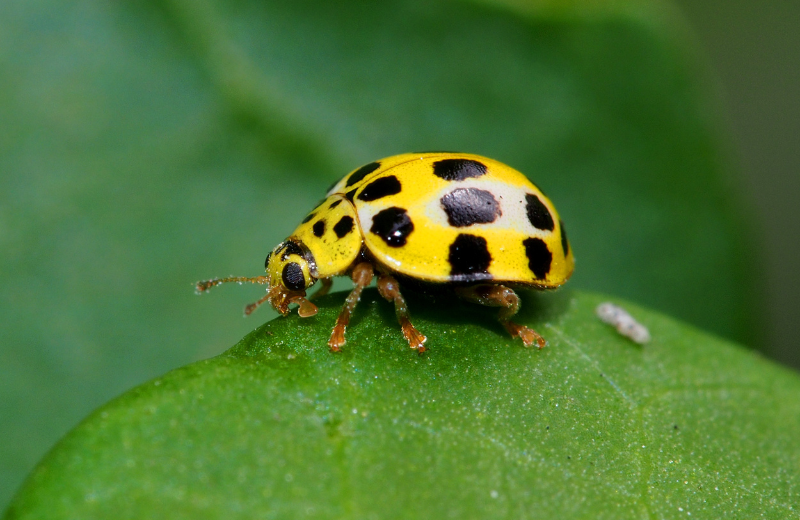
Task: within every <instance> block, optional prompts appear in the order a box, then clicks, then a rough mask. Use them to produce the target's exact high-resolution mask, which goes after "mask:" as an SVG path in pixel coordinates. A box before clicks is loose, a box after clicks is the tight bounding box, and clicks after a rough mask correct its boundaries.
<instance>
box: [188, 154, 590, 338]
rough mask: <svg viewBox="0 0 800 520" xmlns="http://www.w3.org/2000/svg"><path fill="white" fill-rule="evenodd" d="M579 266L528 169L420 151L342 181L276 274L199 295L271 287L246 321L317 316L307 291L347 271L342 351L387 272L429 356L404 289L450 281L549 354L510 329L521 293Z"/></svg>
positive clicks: (388, 287)
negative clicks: (367, 291)
mask: <svg viewBox="0 0 800 520" xmlns="http://www.w3.org/2000/svg"><path fill="white" fill-rule="evenodd" d="M574 265H575V261H574V258H573V254H572V249H571V248H570V245H569V242H568V241H567V236H566V233H565V231H564V224H563V222H561V220H560V219H559V217H558V213H557V212H556V209H555V207H554V206H553V204H552V203H551V202H550V200H549V199H548V198H547V197H545V195H544V194H543V193H542V191H541V190H540V189H539V188H537V187H536V186H535V185H534V184H533V183H531V182H530V181H529V180H528V179H527V178H526V177H525V176H524V175H523V174H522V173H520V172H518V171H516V170H514V169H513V168H511V167H509V166H506V165H504V164H502V163H500V162H497V161H495V160H492V159H489V158H486V157H481V156H478V155H471V154H463V153H438V152H436V153H411V154H403V155H396V156H393V157H388V158H386V159H382V160H380V161H376V162H372V163H369V164H367V165H365V166H362V167H361V168H358V169H357V170H354V171H352V172H351V173H349V174H348V175H346V176H345V177H344V178H342V179H341V180H340V181H339V182H337V183H336V184H334V185H333V186H332V187H331V189H330V190H329V191H328V193H327V196H326V198H325V200H323V201H322V202H321V203H320V204H319V205H318V206H317V207H316V208H314V210H312V211H311V213H309V214H308V216H307V217H306V218H305V219H304V220H303V222H302V223H301V224H300V226H298V228H297V229H296V230H295V231H294V233H292V234H291V236H289V237H288V238H287V239H286V240H285V241H283V242H281V243H280V244H278V246H276V247H275V248H274V249H273V250H272V251H271V252H270V253H269V255H268V256H267V260H266V262H265V268H266V271H267V275H266V276H258V277H253V278H247V277H230V278H221V279H220V278H217V279H213V280H208V281H204V282H199V283H198V284H197V289H198V292H203V291H206V290H208V289H209V288H211V287H214V286H216V285H219V284H222V283H225V282H254V283H262V284H267V285H268V289H267V294H266V295H265V296H264V297H263V298H262V299H261V300H259V301H258V302H255V303H253V304H250V305H248V306H247V307H246V309H245V313H246V314H250V313H251V312H252V311H253V310H255V308H256V307H258V306H259V305H260V304H262V303H263V302H265V301H269V303H270V304H271V305H272V306H273V307H274V308H275V309H276V310H277V311H278V312H280V313H281V314H288V312H289V305H291V304H297V305H298V314H299V315H300V316H302V317H307V316H313V315H314V314H316V312H317V307H316V306H315V305H314V304H313V303H312V302H311V301H310V299H309V298H306V290H307V289H308V288H310V287H311V286H312V285H314V284H315V283H316V282H317V281H320V282H322V286H321V288H320V289H319V290H318V291H317V292H316V293H315V294H314V296H313V297H318V296H321V295H324V294H326V293H327V292H328V290H329V289H330V287H331V284H332V278H333V277H334V276H342V275H349V276H350V277H351V278H352V280H353V284H354V287H353V290H352V292H351V293H350V295H349V296H348V298H347V300H346V302H345V304H344V307H343V308H342V310H341V312H340V314H339V317H338V319H337V321H336V325H335V326H334V328H333V332H332V333H331V337H330V340H329V341H328V346H329V347H330V348H331V350H333V351H338V350H340V349H341V347H342V346H343V345H344V344H345V337H344V334H345V329H346V327H347V325H348V323H349V321H350V316H351V315H352V313H353V310H354V309H355V306H356V304H357V303H358V300H359V298H360V297H361V292H362V290H363V289H364V287H366V286H367V285H369V283H370V282H371V281H372V278H373V277H374V276H377V278H378V281H377V286H378V291H379V293H380V294H381V296H383V297H384V298H386V299H387V300H389V301H390V302H393V303H394V305H395V310H396V314H397V318H398V321H399V322H400V326H401V330H402V332H403V335H404V336H405V338H406V340H407V341H408V344H409V346H410V347H411V348H413V349H416V350H417V351H419V352H422V351H424V350H425V341H426V339H427V338H426V337H425V336H424V335H423V334H422V333H420V332H419V331H418V330H417V329H416V328H415V327H414V326H413V325H412V324H411V320H410V317H409V312H408V309H407V307H406V303H405V300H404V298H403V296H402V294H401V292H400V288H401V287H400V286H401V284H402V282H403V281H404V280H409V279H411V280H414V281H415V282H421V283H422V284H432V285H446V286H447V287H448V288H451V289H452V290H453V292H454V293H455V294H456V295H457V296H458V297H461V298H463V299H465V300H467V301H470V302H474V303H478V304H481V305H486V306H490V307H499V308H500V312H499V316H498V317H499V320H500V323H501V324H502V325H503V326H504V327H505V328H506V329H507V330H508V332H509V333H510V334H511V335H512V336H513V337H519V338H520V339H521V340H522V342H523V343H524V344H525V345H526V346H530V345H533V344H534V343H536V344H537V345H538V346H539V348H541V347H543V346H544V345H545V341H544V339H543V338H542V337H541V336H540V335H539V334H538V333H537V332H536V331H534V330H533V329H531V328H529V327H526V326H524V325H519V324H517V323H514V322H513V321H511V318H512V317H513V316H514V315H515V314H516V313H517V311H518V310H519V306H520V301H519V297H518V296H517V294H516V293H515V292H514V289H513V288H519V287H527V288H534V289H554V288H557V287H559V286H560V285H562V284H563V283H564V282H566V281H567V279H568V278H569V277H570V275H571V274H572V271H573V268H574Z"/></svg>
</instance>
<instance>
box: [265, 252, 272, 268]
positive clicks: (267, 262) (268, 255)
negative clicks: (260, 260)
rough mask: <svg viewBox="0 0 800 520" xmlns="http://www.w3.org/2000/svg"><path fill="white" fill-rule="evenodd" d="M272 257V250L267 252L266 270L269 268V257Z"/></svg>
mask: <svg viewBox="0 0 800 520" xmlns="http://www.w3.org/2000/svg"><path fill="white" fill-rule="evenodd" d="M271 257H272V251H270V252H269V253H267V259H266V260H264V270H265V271H266V270H267V269H269V259H270V258H271Z"/></svg>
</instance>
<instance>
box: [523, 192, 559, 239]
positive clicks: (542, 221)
mask: <svg viewBox="0 0 800 520" xmlns="http://www.w3.org/2000/svg"><path fill="white" fill-rule="evenodd" d="M525 211H526V212H527V213H528V221H530V223H531V225H532V226H533V227H535V228H536V229H543V230H547V231H553V229H554V228H555V224H554V223H553V216H552V215H551V214H550V211H548V209H547V206H545V205H544V204H543V203H542V201H541V200H539V197H537V196H536V195H530V194H528V195H525Z"/></svg>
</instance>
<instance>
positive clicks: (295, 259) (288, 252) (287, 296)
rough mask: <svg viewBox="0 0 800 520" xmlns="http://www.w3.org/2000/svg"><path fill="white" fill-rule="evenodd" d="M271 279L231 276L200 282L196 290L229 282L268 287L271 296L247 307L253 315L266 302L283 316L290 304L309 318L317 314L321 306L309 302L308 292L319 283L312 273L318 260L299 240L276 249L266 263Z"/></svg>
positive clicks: (268, 275) (203, 289)
mask: <svg viewBox="0 0 800 520" xmlns="http://www.w3.org/2000/svg"><path fill="white" fill-rule="evenodd" d="M264 268H265V269H266V270H267V276H255V277H252V278H251V277H245V276H230V277H228V278H214V279H213V280H205V281H202V282H197V284H196V286H195V287H196V290H197V292H198V293H203V292H206V291H208V290H209V289H211V288H212V287H216V286H217V285H221V284H223V283H228V282H236V283H239V284H241V283H242V282H250V283H260V284H267V286H268V287H267V294H266V295H265V296H264V297H263V298H261V299H260V300H258V301H257V302H255V303H251V304H250V305H248V306H247V307H245V308H244V313H245V315H249V314H250V313H252V312H253V311H254V310H256V309H257V308H258V306H259V305H261V304H262V303H264V302H265V301H269V303H270V305H272V306H273V307H274V308H275V310H276V311H278V312H280V313H281V314H288V313H289V305H291V304H293V303H296V304H297V305H299V307H298V309H297V314H299V315H300V316H301V317H303V318H306V317H308V316H313V315H315V314H316V313H317V306H316V305H314V304H313V303H311V302H310V301H308V300H307V299H306V289H307V288H308V287H311V286H312V285H314V284H315V283H316V282H317V279H316V278H315V277H314V275H313V274H312V272H315V271H316V264H315V263H314V257H313V256H312V255H311V253H310V252H309V251H308V249H307V248H306V247H305V246H304V245H303V243H302V242H300V241H299V240H284V241H283V242H281V243H280V244H278V246H277V247H276V248H275V249H273V250H272V251H271V252H270V253H269V254H268V255H267V260H266V261H265V262H264Z"/></svg>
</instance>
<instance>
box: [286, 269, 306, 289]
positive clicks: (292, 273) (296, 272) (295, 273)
mask: <svg viewBox="0 0 800 520" xmlns="http://www.w3.org/2000/svg"><path fill="white" fill-rule="evenodd" d="M281 278H282V279H283V285H284V286H285V287H286V288H287V289H289V290H290V291H302V290H303V289H305V288H306V279H305V277H304V276H303V269H302V268H301V267H300V264H298V263H297V262H291V263H288V264H286V266H285V267H284V268H283V273H281Z"/></svg>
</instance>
